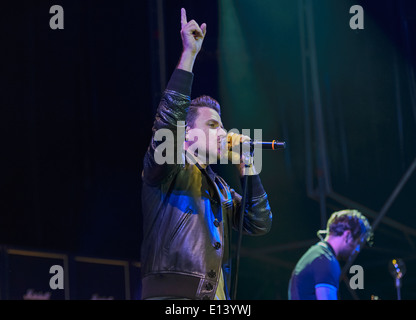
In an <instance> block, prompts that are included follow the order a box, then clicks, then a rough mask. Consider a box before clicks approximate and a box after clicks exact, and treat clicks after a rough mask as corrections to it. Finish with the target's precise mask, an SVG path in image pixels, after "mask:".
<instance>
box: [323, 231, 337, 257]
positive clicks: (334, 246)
mask: <svg viewBox="0 0 416 320" xmlns="http://www.w3.org/2000/svg"><path fill="white" fill-rule="evenodd" d="M324 241H326V242H328V243H329V244H330V245H331V247H332V249H334V252H335V257H337V258H338V254H339V243H338V239H337V238H334V237H331V236H326V237H325V239H324Z"/></svg>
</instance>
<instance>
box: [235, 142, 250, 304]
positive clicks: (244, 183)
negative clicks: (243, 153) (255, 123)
mask: <svg viewBox="0 0 416 320" xmlns="http://www.w3.org/2000/svg"><path fill="white" fill-rule="evenodd" d="M253 154H254V146H251V147H250V158H252V157H253ZM247 184H248V175H246V174H245V175H244V178H243V195H242V199H241V208H240V220H239V222H240V223H239V227H238V241H237V249H236V266H235V279H234V287H233V295H232V300H236V299H237V284H238V270H239V267H240V251H241V242H242V239H243V224H244V212H245V207H246V198H247Z"/></svg>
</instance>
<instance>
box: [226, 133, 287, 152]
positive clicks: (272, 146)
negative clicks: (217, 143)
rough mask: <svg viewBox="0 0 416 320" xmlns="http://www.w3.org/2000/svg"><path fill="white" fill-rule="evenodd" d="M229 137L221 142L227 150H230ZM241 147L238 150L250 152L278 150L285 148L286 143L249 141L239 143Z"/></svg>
mask: <svg viewBox="0 0 416 320" xmlns="http://www.w3.org/2000/svg"><path fill="white" fill-rule="evenodd" d="M231 139H232V138H231V136H228V137H227V139H224V140H223V142H224V143H226V144H228V148H229V149H231ZM240 146H241V147H242V148H241V149H240V150H247V149H249V150H250V151H251V152H252V151H254V148H256V149H257V148H259V149H265V150H279V149H285V148H286V142H284V141H278V140H272V141H260V140H250V141H244V142H240Z"/></svg>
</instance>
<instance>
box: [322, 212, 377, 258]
mask: <svg viewBox="0 0 416 320" xmlns="http://www.w3.org/2000/svg"><path fill="white" fill-rule="evenodd" d="M326 233H327V238H326V239H331V240H332V242H336V246H337V248H336V251H337V256H339V257H340V258H341V259H344V260H345V259H348V257H349V256H350V255H351V254H352V253H353V252H354V251H355V250H357V251H359V250H360V246H361V245H362V244H364V243H365V242H366V241H370V239H371V238H372V230H371V226H370V223H369V222H368V220H367V218H366V217H365V216H364V215H363V214H361V212H359V211H357V210H351V209H346V210H341V211H336V212H334V213H333V214H332V215H331V217H330V218H329V219H328V222H327V228H326Z"/></svg>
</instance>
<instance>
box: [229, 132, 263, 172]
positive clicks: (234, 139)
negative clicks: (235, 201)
mask: <svg viewBox="0 0 416 320" xmlns="http://www.w3.org/2000/svg"><path fill="white" fill-rule="evenodd" d="M227 140H228V149H229V151H228V160H230V161H231V162H232V163H233V164H235V165H237V168H238V171H239V172H240V176H244V175H249V176H253V175H257V174H258V173H257V172H256V169H255V168H254V166H253V164H252V160H253V159H252V157H249V158H246V156H245V155H244V154H243V152H242V151H244V149H243V150H241V149H242V148H243V146H242V145H241V143H243V142H249V141H250V140H251V139H250V137H249V136H245V135H242V134H236V133H234V132H229V133H228V135H227ZM236 146H239V148H237V149H240V150H239V152H236V151H232V150H233V149H235V147H236Z"/></svg>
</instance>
